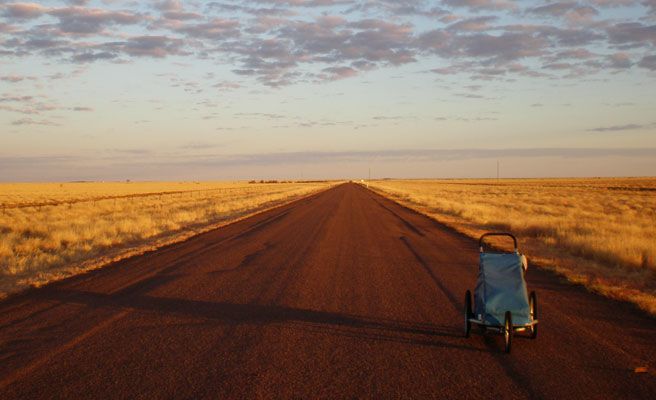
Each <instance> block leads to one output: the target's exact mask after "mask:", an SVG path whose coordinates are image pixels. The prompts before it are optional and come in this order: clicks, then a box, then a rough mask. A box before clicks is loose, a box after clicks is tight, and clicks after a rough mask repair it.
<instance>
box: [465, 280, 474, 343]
mask: <svg viewBox="0 0 656 400" xmlns="http://www.w3.org/2000/svg"><path fill="white" fill-rule="evenodd" d="M464 314H465V337H466V338H468V337H469V334H470V332H471V322H470V321H469V319H470V318H472V315H474V314H473V312H472V299H471V292H470V291H469V290H468V291H467V292H465V313H464Z"/></svg>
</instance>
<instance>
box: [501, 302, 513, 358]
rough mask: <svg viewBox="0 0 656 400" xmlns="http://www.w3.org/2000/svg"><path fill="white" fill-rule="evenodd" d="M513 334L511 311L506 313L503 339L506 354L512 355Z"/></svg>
mask: <svg viewBox="0 0 656 400" xmlns="http://www.w3.org/2000/svg"><path fill="white" fill-rule="evenodd" d="M513 333H514V330H513V324H512V314H511V313H510V311H506V320H505V322H504V324H503V339H504V341H505V342H506V353H510V348H511V346H512V338H513Z"/></svg>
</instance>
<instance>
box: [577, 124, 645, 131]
mask: <svg viewBox="0 0 656 400" xmlns="http://www.w3.org/2000/svg"><path fill="white" fill-rule="evenodd" d="M649 128H656V122H654V123H651V124H624V125H612V126H600V127H597V128H591V129H588V132H622V131H635V130H641V129H649Z"/></svg>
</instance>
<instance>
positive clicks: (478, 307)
mask: <svg viewBox="0 0 656 400" xmlns="http://www.w3.org/2000/svg"><path fill="white" fill-rule="evenodd" d="M490 236H507V237H510V238H512V240H513V243H514V245H515V247H514V248H515V250H514V251H513V252H510V253H507V252H498V251H486V248H485V238H488V237H490ZM478 245H479V248H480V261H479V264H478V265H479V269H478V282H477V284H476V290H475V291H474V303H473V305H474V308H473V310H472V296H471V292H470V291H469V290H467V292H466V293H465V337H469V334H470V333H471V328H472V324H473V325H478V327H479V328H480V331H481V332H483V333H484V332H486V331H492V332H498V333H501V334H502V335H503V337H504V341H505V350H506V353H510V349H511V346H512V339H513V335H514V333H515V332H525V333H527V334H528V336H529V337H530V338H531V339H535V338H536V337H537V335H538V325H537V324H538V303H537V296H536V294H535V292H531V293H530V294H528V291H527V289H526V280H525V279H524V274H525V273H526V269H527V262H526V257H525V256H524V255H522V254H520V252H519V250H518V249H517V238H515V236H513V235H512V234H510V233H506V232H490V233H486V234H484V235H483V236H481V238H480V239H479V241H478Z"/></svg>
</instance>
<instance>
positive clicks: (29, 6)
mask: <svg viewBox="0 0 656 400" xmlns="http://www.w3.org/2000/svg"><path fill="white" fill-rule="evenodd" d="M2 8H3V9H4V11H3V13H2V15H4V16H5V17H6V18H9V19H33V18H38V17H40V16H42V15H43V14H45V13H46V12H47V11H48V9H47V8H46V7H44V6H42V5H40V4H36V3H9V4H6V5H4V6H3V7H2Z"/></svg>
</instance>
